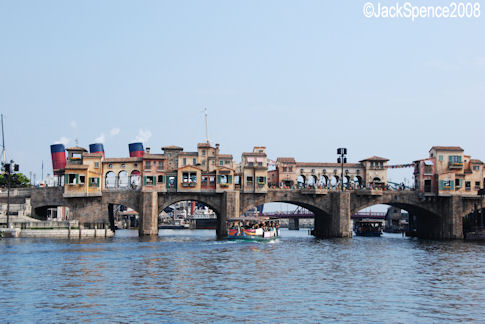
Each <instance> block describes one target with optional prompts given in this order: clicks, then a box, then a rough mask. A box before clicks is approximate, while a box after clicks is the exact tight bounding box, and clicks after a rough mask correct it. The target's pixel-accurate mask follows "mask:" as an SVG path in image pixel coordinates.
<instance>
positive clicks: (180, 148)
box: [162, 145, 184, 150]
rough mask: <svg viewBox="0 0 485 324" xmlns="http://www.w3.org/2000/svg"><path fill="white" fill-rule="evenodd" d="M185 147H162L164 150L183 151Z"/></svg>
mask: <svg viewBox="0 0 485 324" xmlns="http://www.w3.org/2000/svg"><path fill="white" fill-rule="evenodd" d="M183 149H184V148H183V147H180V146H176V145H168V146H162V150H183Z"/></svg>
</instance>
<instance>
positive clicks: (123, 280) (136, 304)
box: [0, 230, 485, 323]
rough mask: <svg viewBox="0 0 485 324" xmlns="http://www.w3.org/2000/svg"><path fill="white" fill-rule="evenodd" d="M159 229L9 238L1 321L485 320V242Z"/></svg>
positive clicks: (1, 272) (3, 258)
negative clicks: (223, 235)
mask: <svg viewBox="0 0 485 324" xmlns="http://www.w3.org/2000/svg"><path fill="white" fill-rule="evenodd" d="M160 235H161V236H159V237H158V238H155V239H139V238H138V237H136V232H133V231H119V232H118V233H117V236H116V237H115V238H111V239H90V240H71V241H68V240H60V239H4V240H1V241H0V251H1V255H0V276H1V279H2V285H1V290H0V291H1V293H0V314H1V317H0V318H1V319H0V322H16V323H17V322H46V323H52V322H57V323H65V322H67V321H74V322H84V321H86V322H124V323H129V322H135V321H139V322H149V321H156V322H170V323H201V322H206V323H207V322H211V323H212V322H220V323H227V322H258V323H275V322H293V323H305V322H349V323H357V322H358V323H362V322H387V323H392V322H395V323H410V322H412V323H432V322H444V321H448V322H457V321H476V322H484V321H485V308H484V305H485V244H480V243H471V242H462V241H456V242H439V241H422V240H416V239H406V238H402V237H401V236H400V234H397V235H394V234H385V235H384V236H383V237H381V238H364V237H354V238H352V239H333V240H317V239H314V238H313V237H311V236H308V234H307V231H304V230H301V231H286V230H283V231H282V236H283V237H282V238H280V239H278V240H276V241H274V242H271V243H270V242H237V241H217V240H215V239H214V236H215V233H214V231H188V230H187V231H171V230H163V231H160Z"/></svg>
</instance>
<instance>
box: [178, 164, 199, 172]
mask: <svg viewBox="0 0 485 324" xmlns="http://www.w3.org/2000/svg"><path fill="white" fill-rule="evenodd" d="M187 168H191V169H197V170H201V171H202V169H201V168H199V167H197V166H195V165H184V166H182V167H180V168H177V170H182V169H187Z"/></svg>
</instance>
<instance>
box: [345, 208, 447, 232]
mask: <svg viewBox="0 0 485 324" xmlns="http://www.w3.org/2000/svg"><path fill="white" fill-rule="evenodd" d="M365 220H371V221H375V222H376V223H380V230H381V232H383V233H385V235H392V234H394V235H396V233H397V235H399V236H401V237H404V236H408V237H415V236H416V237H421V238H430V239H441V238H442V219H441V217H440V216H439V215H438V214H435V213H434V212H431V211H429V210H426V209H424V208H422V207H419V206H416V205H411V204H404V203H398V202H389V203H386V204H375V205H371V206H367V207H365V208H361V209H360V210H358V211H356V212H353V213H352V215H351V223H352V225H351V226H352V230H353V231H354V233H355V234H357V233H356V229H357V228H356V227H357V225H358V222H359V221H365Z"/></svg>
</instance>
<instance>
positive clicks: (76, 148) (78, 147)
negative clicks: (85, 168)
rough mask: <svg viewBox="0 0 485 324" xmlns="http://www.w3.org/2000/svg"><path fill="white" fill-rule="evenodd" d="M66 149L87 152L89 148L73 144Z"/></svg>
mask: <svg viewBox="0 0 485 324" xmlns="http://www.w3.org/2000/svg"><path fill="white" fill-rule="evenodd" d="M66 151H84V152H87V151H88V150H86V149H85V148H84V147H80V146H72V147H68V148H66Z"/></svg>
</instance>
